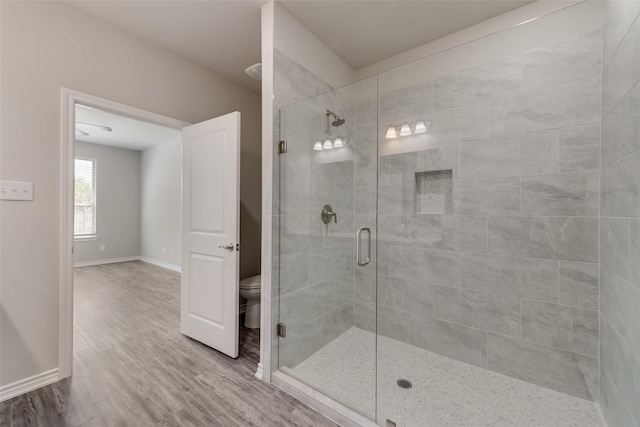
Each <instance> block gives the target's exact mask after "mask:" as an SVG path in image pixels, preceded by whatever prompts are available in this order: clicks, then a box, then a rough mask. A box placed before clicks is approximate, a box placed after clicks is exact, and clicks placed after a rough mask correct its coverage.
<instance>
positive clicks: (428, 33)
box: [282, 0, 532, 70]
mask: <svg viewBox="0 0 640 427" xmlns="http://www.w3.org/2000/svg"><path fill="white" fill-rule="evenodd" d="M527 3H532V1H531V0H528V1H527V0H493V1H488V0H468V1H463V0H444V1H443V0H440V1H437V0H422V1H402V0H385V1H381V0H374V1H370V0H359V1H344V0H343V1H330V0H329V1H299V0H296V1H292V0H284V1H282V5H283V6H284V8H285V9H286V10H287V11H288V12H289V13H291V14H292V15H293V16H295V17H296V19H298V21H300V22H301V23H302V24H303V25H304V26H305V27H306V28H307V29H308V30H310V31H311V32H312V33H313V34H315V35H316V37H318V38H319V39H320V40H322V41H323V42H324V44H326V45H327V46H329V48H331V50H333V51H334V52H335V53H336V54H337V55H338V56H340V58H342V60H343V61H344V62H346V63H347V64H349V65H350V66H351V68H353V69H354V70H358V69H360V68H362V67H365V66H367V65H371V64H374V63H376V62H379V61H381V60H383V59H387V58H389V57H391V56H394V55H397V54H399V53H402V52H405V51H407V50H409V49H413V48H415V47H418V46H421V45H423V44H426V43H429V42H432V41H434V40H437V39H439V38H441V37H444V36H446V35H448V34H451V33H454V32H456V31H459V30H462V29H463V28H466V27H469V26H471V25H474V24H477V23H479V22H482V21H484V20H486V19H489V18H493V17H494V16H497V15H500V14H503V13H505V12H508V11H510V10H513V9H517V8H519V7H522V6H524V5H526V4H527Z"/></svg>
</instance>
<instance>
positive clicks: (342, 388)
mask: <svg viewBox="0 0 640 427" xmlns="http://www.w3.org/2000/svg"><path fill="white" fill-rule="evenodd" d="M376 338H377V345H378V347H377V352H376V351H375V349H376V347H375V346H376ZM376 356H377V375H376V369H375V368H376ZM282 371H283V372H284V373H286V374H288V375H289V376H291V377H293V378H294V379H295V380H297V381H300V382H302V383H304V384H306V386H305V387H303V388H306V389H307V390H312V391H313V392H314V393H318V394H320V393H322V394H324V395H326V396H331V397H332V398H334V399H336V400H338V401H341V402H343V403H344V404H345V405H347V406H348V407H350V408H354V409H355V410H357V412H358V413H360V414H364V415H366V416H367V417H368V418H372V419H373V418H374V414H375V415H377V420H379V422H378V424H379V425H381V426H385V425H386V420H391V421H393V422H395V423H396V425H397V426H403V427H414V426H416V427H418V426H420V427H422V426H426V425H429V426H523V427H524V426H540V427H542V426H550V425H553V426H559V427H561V426H581V427H596V426H597V427H600V426H605V424H604V422H603V420H602V416H601V414H600V411H599V409H598V406H597V404H596V403H594V402H590V401H587V400H584V399H580V398H578V397H574V396H570V395H568V394H565V393H561V392H557V391H554V390H550V389H547V388H544V387H541V386H538V385H535V384H531V383H528V382H525V381H521V380H518V379H515V378H511V377H508V376H505V375H502V374H498V373H495V372H491V371H488V370H486V369H481V368H478V367H476V366H473V365H469V364H467V363H463V362H459V361H456V360H453V359H450V358H448V357H444V356H441V355H438V354H435V353H432V352H429V351H426V350H423V349H421V348H417V347H414V346H411V345H409V344H405V343H402V342H400V341H396V340H393V339H391V338H387V337H384V336H378V337H376V335H375V334H373V333H372V332H368V331H365V330H363V329H359V328H356V327H353V328H351V329H349V330H348V331H346V332H345V333H344V334H342V335H341V336H339V337H338V338H336V339H335V340H333V341H332V342H330V343H329V344H327V345H326V346H325V347H323V348H322V349H320V350H319V351H317V352H316V353H314V354H313V355H311V356H310V357H309V358H307V359H306V360H304V361H303V362H301V363H300V364H298V365H297V366H295V367H294V368H292V369H288V368H283V369H282ZM399 379H406V380H409V381H410V382H411V385H412V387H411V388H409V389H407V388H402V387H399V386H398V380H399ZM309 385H312V386H313V387H314V389H311V388H310V387H309ZM376 387H377V396H376V395H375V391H376ZM285 391H287V390H285ZM296 397H297V396H296ZM376 397H377V399H376ZM376 402H377V408H376ZM307 403H308V402H307ZM311 406H312V407H314V405H311ZM339 406H342V405H339ZM316 409H318V410H319V411H320V412H322V413H324V412H323V408H318V407H316ZM376 409H377V410H376ZM360 417H361V416H360ZM330 418H332V417H331V416H330ZM334 420H335V418H334ZM336 421H338V420H336ZM341 424H343V423H341ZM343 425H350V424H343ZM353 425H359V424H358V423H354V424H353Z"/></svg>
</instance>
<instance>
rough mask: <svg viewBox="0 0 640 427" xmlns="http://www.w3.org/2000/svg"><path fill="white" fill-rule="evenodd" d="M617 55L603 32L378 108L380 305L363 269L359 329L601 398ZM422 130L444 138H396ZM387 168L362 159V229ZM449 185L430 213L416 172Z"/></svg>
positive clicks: (618, 179) (626, 193)
mask: <svg viewBox="0 0 640 427" xmlns="http://www.w3.org/2000/svg"><path fill="white" fill-rule="evenodd" d="M602 49H603V48H602V31H595V32H591V33H588V34H584V35H582V36H579V37H575V38H571V39H566V40H560V41H557V42H554V43H550V44H548V45H545V46H540V47H538V48H536V49H531V50H527V51H525V52H522V53H521V54H520V55H515V56H510V57H508V58H505V59H503V60H498V61H494V62H491V63H487V64H479V65H478V66H477V67H473V68H469V69H465V70H460V71H457V72H454V73H452V74H449V75H445V76H441V77H438V78H436V79H435V80H434V81H428V82H424V83H421V84H419V85H416V86H413V87H410V88H405V89H402V90H399V91H395V92H393V93H386V94H385V93H381V94H379V96H380V101H379V102H380V104H379V117H378V120H379V125H378V126H377V130H378V138H379V141H380V146H379V149H380V152H381V153H384V155H381V156H380V157H379V158H378V159H377V160H378V165H379V168H378V213H379V220H378V221H379V222H378V248H377V250H378V252H377V255H378V257H377V262H378V265H377V267H378V269H377V273H378V278H377V280H378V282H377V295H376V288H375V280H373V279H372V278H373V275H372V272H367V271H360V270H359V269H358V267H356V272H355V276H354V277H355V282H354V305H353V322H354V325H356V326H358V327H362V328H365V329H369V330H375V328H376V327H377V330H378V332H379V333H381V334H383V335H387V336H389V337H392V338H394V339H398V340H401V341H405V342H407V343H410V344H413V345H416V346H419V347H422V348H425V349H428V350H430V351H434V352H437V353H440V354H443V355H446V356H448V357H451V358H455V359H458V360H461V361H465V362H467V363H470V364H473V365H476V366H480V367H482V368H485V369H490V370H493V371H496V372H500V373H503V374H505V375H509V376H512V377H516V378H519V379H521V380H524V381H529V382H533V383H535V384H539V385H541V386H544V387H548V388H551V389H554V390H558V391H562V392H565V393H568V394H572V395H575V396H579V397H581V398H584V399H589V400H597V399H598V357H599V341H598V336H599V316H598V295H599V276H598V261H599V260H598V240H599V233H598V216H599V214H600V201H599V197H600V148H601V147H600V145H601V144H600V127H601V126H600V123H601V109H600V105H601V100H600V93H601V58H602ZM639 51H640V50H639ZM401 72H402V70H398V71H394V72H393V73H401ZM388 77H391V78H397V77H398V76H397V75H393V76H391V75H389V76H388ZM385 78H387V76H385V75H381V76H380V79H385ZM629 105H631V100H630V101H629ZM625 114H626V113H625V112H624V111H620V112H619V118H617V119H616V120H622V119H623V118H624V116H625ZM418 119H421V120H429V121H431V122H432V124H433V126H432V129H431V131H430V132H429V133H427V134H422V135H414V136H410V137H407V138H405V139H397V140H385V139H384V131H385V130H386V128H387V127H388V126H390V125H394V126H400V124H402V123H404V122H414V121H415V120H418ZM636 122H638V120H636ZM603 126H604V125H603ZM370 138H371V139H374V140H375V135H371V136H370ZM629 138H630V136H629ZM636 139H637V138H636ZM403 146H410V147H413V148H412V149H410V150H408V149H405V148H402V147H403ZM630 149H631V143H630V142H624V143H622V142H621V143H620V144H619V145H618V146H616V149H615V150H616V151H615V152H626V151H628V150H630ZM394 150H395V151H394ZM403 151H409V152H403ZM374 156H375V151H373V150H371V149H369V148H366V149H365V148H363V149H362V150H356V159H357V160H356V163H355V167H356V172H355V174H356V177H358V176H361V177H362V178H361V180H358V178H356V182H355V185H356V189H358V190H359V191H357V193H358V192H360V193H361V194H360V196H358V197H356V199H355V211H356V213H361V214H362V215H361V216H362V217H366V212H368V210H369V209H372V208H373V207H374V206H375V205H374V204H373V203H374V201H373V200H372V198H374V197H375V189H372V188H371V187H367V186H371V185H372V180H373V179H374V178H375V176H373V175H372V173H373V172H375V169H374V166H373V165H375V162H376V158H375V157H374ZM360 165H362V166H363V167H364V168H365V169H366V170H367V173H366V174H365V173H362V174H361V175H359V172H358V167H359V166H360ZM636 165H637V163H636ZM622 166H624V163H621V167H620V168H618V169H616V170H615V172H614V171H612V174H611V176H612V178H611V183H610V184H609V185H610V186H611V188H612V194H613V195H612V196H611V197H610V200H611V201H610V206H616V207H617V208H619V209H620V210H624V212H625V213H626V214H629V213H632V212H633V209H634V208H635V205H633V204H632V201H630V199H633V194H631V190H632V189H633V188H635V187H633V186H634V185H635V184H637V183H638V181H631V182H630V181H629V179H628V178H629V175H630V174H631V173H632V172H631V171H630V170H628V169H624V168H623V167H622ZM440 170H451V171H452V175H451V178H452V183H451V184H452V194H453V198H452V206H451V212H447V213H445V214H440V215H426V214H416V212H419V210H417V209H416V203H417V201H418V200H419V198H417V197H416V190H417V189H416V178H415V177H416V173H418V174H420V173H423V172H434V171H440ZM636 170H640V168H638V169H636ZM605 182H609V181H605ZM367 190H370V191H367ZM371 194H373V195H371ZM635 194H636V195H637V192H636V193H635ZM356 217H358V215H356ZM626 225H627V230H629V229H630V227H631V224H630V223H627V224H626ZM637 229H638V230H639V231H640V226H638V227H637ZM616 236H617V234H616ZM630 236H631V235H629V234H627V238H628V240H629V245H627V246H626V247H632V246H631V243H630V242H631V240H630V239H631V237H630ZM636 240H637V242H638V243H639V244H640V234H638V239H636ZM616 256H617V255H616ZM619 262H622V261H619ZM625 268H626V270H625V271H626V272H627V273H628V276H624V277H634V276H633V274H637V273H638V272H639V271H640V270H638V269H637V268H636V269H634V265H633V263H632V262H628V263H627V264H625ZM636 277H637V276H636ZM603 280H604V279H603ZM620 296H621V295H618V294H611V296H610V299H611V300H612V301H613V300H615V299H617V298H619V297H620ZM376 299H377V303H378V305H379V309H378V313H377V324H376V312H375V302H376ZM626 307H627V309H626V311H625V310H619V311H618V316H619V317H622V316H624V315H625V314H632V313H633V311H632V309H633V306H632V305H627V306H626ZM635 313H636V314H637V313H638V311H636V312H635ZM622 330H623V331H630V330H629V329H622ZM622 338H626V339H631V338H630V337H629V336H626V337H625V336H624V335H623V336H622ZM631 340H632V341H633V339H631Z"/></svg>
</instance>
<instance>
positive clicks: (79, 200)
mask: <svg viewBox="0 0 640 427" xmlns="http://www.w3.org/2000/svg"><path fill="white" fill-rule="evenodd" d="M74 200H75V209H74V235H75V236H91V235H95V234H96V161H95V160H93V159H79V158H77V159H75V197H74Z"/></svg>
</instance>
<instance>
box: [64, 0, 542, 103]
mask: <svg viewBox="0 0 640 427" xmlns="http://www.w3.org/2000/svg"><path fill="white" fill-rule="evenodd" d="M68 3H70V4H72V5H74V6H75V7H77V8H79V9H81V10H83V11H85V12H86V13H88V14H91V15H94V16H96V17H98V18H100V19H102V20H104V21H106V22H109V23H111V24H113V25H115V26H118V27H120V28H122V29H124V30H126V31H128V32H130V33H132V34H135V35H137V36H139V37H141V38H144V39H147V40H149V41H151V42H152V43H155V44H157V45H159V46H162V47H164V48H166V49H168V50H171V51H173V52H175V53H177V54H179V55H181V56H183V57H184V58H187V59H189V60H191V61H193V62H196V63H198V64H200V65H203V66H205V67H207V68H209V69H211V70H214V71H216V72H218V73H219V74H221V75H223V76H225V77H227V78H229V79H231V80H233V81H235V82H237V83H239V84H241V85H243V86H245V87H247V88H250V89H251V90H253V91H255V92H260V82H259V81H256V80H253V79H252V78H250V77H248V76H247V75H246V74H245V73H244V69H245V68H247V67H248V66H250V65H253V64H255V63H257V62H260V8H261V7H262V5H264V4H265V3H267V2H266V1H264V0H263V1H256V0H233V1H229V0H226V1H222V0H202V1H190V0H182V1H154V0H151V1H149V0H146V1H145V0H142V1H86V0H72V1H69V2H68ZM527 3H531V1H530V0H529V1H524V0H491V1H489V0H471V1H463V0H422V1H403V0H378V1H369V0H351V1H348V0H342V1H330V0H329V1H327V0H297V1H291V0H287V1H284V2H282V4H283V6H284V7H285V8H286V9H287V10H288V11H289V12H290V13H291V14H292V15H293V16H295V17H296V18H297V19H298V20H299V21H300V22H301V23H302V24H303V25H305V26H306V27H307V28H308V29H309V30H310V31H311V32H312V33H314V34H315V35H316V36H317V37H318V38H319V39H320V40H322V41H323V42H324V43H325V44H326V45H327V46H329V47H330V48H331V49H333V50H334V51H335V52H336V53H337V54H338V55H339V56H340V57H341V58H342V59H343V60H344V61H345V62H346V63H348V64H349V65H350V66H351V67H353V68H354V69H359V68H361V67H364V66H366V65H370V64H373V63H375V62H378V61H380V60H382V59H385V58H388V57H390V56H393V55H395V54H398V53H401V52H404V51H407V50H409V49H412V48H415V47H417V46H420V45H422V44H425V43H428V42H430V41H433V40H435V39H438V38H440V37H443V36H445V35H447V34H450V33H453V32H455V31H458V30H460V29H462V28H465V27H468V26H470V25H473V24H476V23H478V22H480V21H483V20H485V19H488V18H491V17H494V16H497V15H499V14H502V13H505V12H507V11H509V10H512V9H515V8H518V7H521V6H523V5H525V4H527Z"/></svg>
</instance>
